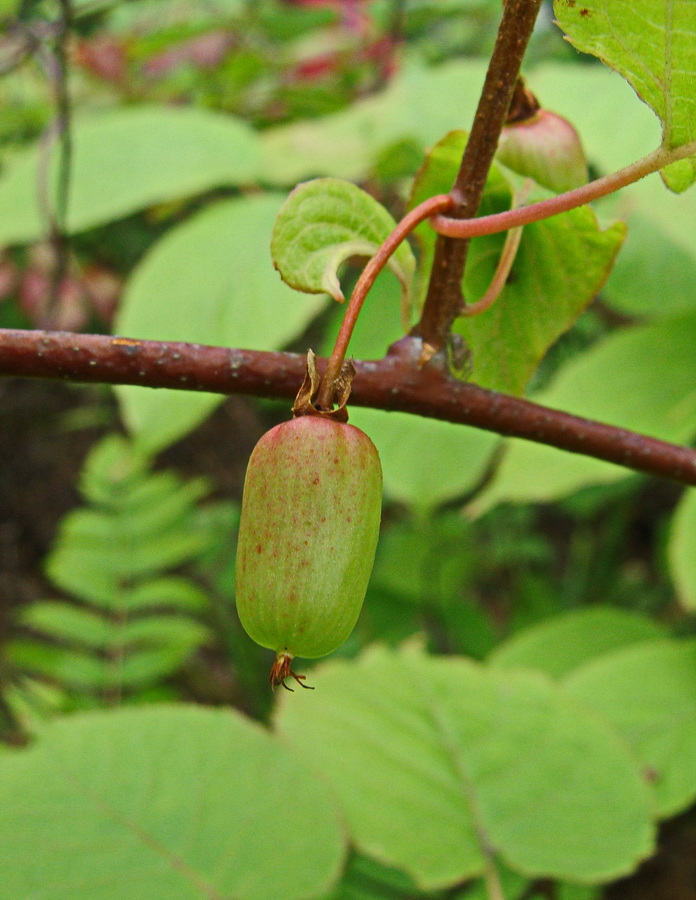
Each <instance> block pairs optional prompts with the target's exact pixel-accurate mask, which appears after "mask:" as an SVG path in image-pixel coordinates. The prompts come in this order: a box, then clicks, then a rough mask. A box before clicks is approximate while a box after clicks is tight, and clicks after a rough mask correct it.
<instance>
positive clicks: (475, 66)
mask: <svg viewBox="0 0 696 900" xmlns="http://www.w3.org/2000/svg"><path fill="white" fill-rule="evenodd" d="M485 71H486V66H485V63H484V62H482V61H481V60H466V61H460V60H457V61H456V62H447V63H444V64H442V65H440V66H436V67H435V66H433V67H425V66H423V65H420V64H418V63H415V62H414V61H407V63H406V64H405V65H404V67H403V69H402V70H401V71H400V72H399V73H398V74H397V75H396V77H394V78H393V79H391V80H390V82H389V84H388V85H387V87H386V88H385V89H384V90H383V91H382V92H380V93H378V94H374V95H372V96H370V97H367V98H365V99H364V100H359V101H358V102H357V103H355V104H352V105H351V107H350V108H349V109H346V110H342V111H341V112H338V113H334V114H332V115H329V116H324V117H323V118H321V119H316V120H312V121H299V122H293V123H291V124H290V125H283V126H281V127H279V128H270V129H268V130H267V131H266V132H265V133H264V134H263V135H262V137H261V159H260V162H259V165H260V167H261V169H262V173H263V178H264V180H265V181H267V182H269V183H270V184H283V185H294V184H296V183H297V182H298V181H302V180H304V179H307V178H313V177H315V176H316V175H333V176H335V177H338V178H347V179H349V180H357V179H359V178H363V177H364V176H365V175H366V174H367V172H368V171H369V169H370V167H371V166H372V165H373V164H374V163H376V162H377V160H378V158H379V156H380V154H381V152H382V151H383V150H384V149H385V148H386V147H389V146H390V145H393V144H395V143H397V142H403V141H404V140H410V141H411V143H412V144H414V145H417V146H418V147H420V148H421V149H425V148H426V147H427V146H428V145H429V144H432V143H434V142H435V141H436V140H438V138H439V137H440V136H441V135H442V134H444V133H445V132H446V131H450V130H451V129H452V128H461V126H462V123H465V124H468V123H469V122H470V121H471V120H472V119H473V116H474V112H475V111H476V100H477V98H478V96H479V94H480V91H481V86H482V84H483V79H484V75H485ZM443 97H456V98H457V102H456V103H443V102H442V98H443ZM450 186H451V185H450Z"/></svg>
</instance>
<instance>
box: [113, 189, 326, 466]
mask: <svg viewBox="0 0 696 900" xmlns="http://www.w3.org/2000/svg"><path fill="white" fill-rule="evenodd" d="M281 202H282V198H281V197H279V196H277V195H262V196H255V197H246V198H243V199H237V200H229V201H224V202H221V203H218V204H216V205H214V206H211V207H209V208H207V209H205V210H204V211H203V212H201V213H199V214H198V215H196V216H194V217H193V218H192V219H190V220H188V221H187V222H184V223H183V224H182V225H180V226H179V227H177V228H175V229H173V230H172V231H171V232H170V233H169V234H168V235H167V236H166V237H165V238H163V239H162V240H161V241H160V242H159V243H158V244H156V245H155V247H154V248H153V249H152V250H151V252H150V253H149V254H148V255H147V256H146V257H145V259H144V260H143V262H142V263H141V264H140V266H139V267H138V268H137V269H136V271H135V272H134V274H133V276H132V277H131V279H130V281H129V283H128V285H127V286H126V291H125V296H124V299H123V303H122V306H121V309H120V311H119V314H118V317H117V320H116V325H115V328H116V330H117V332H119V333H121V334H127V335H129V336H131V337H139V338H150V339H152V340H172V341H195V342H197V343H201V344H215V345H220V344H222V345H225V344H228V345H229V346H231V347H253V348H254V349H258V350H277V349H280V348H281V347H283V345H284V344H286V343H287V342H288V341H290V340H291V339H292V338H293V337H295V335H297V334H298V333H299V332H300V331H302V329H303V328H304V327H305V326H306V325H307V323H308V322H309V321H310V320H311V319H312V318H313V317H314V316H315V315H316V313H317V312H318V311H319V309H320V308H321V307H322V305H323V303H324V300H323V298H321V297H313V296H300V295H298V294H297V293H296V292H295V291H292V290H290V288H288V287H287V286H286V285H284V284H283V283H282V281H281V280H280V278H279V277H278V275H277V273H276V272H274V271H273V265H272V263H271V259H270V253H268V251H267V250H266V249H265V248H267V247H268V243H269V241H270V236H271V230H272V228H273V221H274V219H275V216H276V213H277V212H278V207H279V206H280V204H281ZM117 395H118V398H119V402H120V405H121V410H122V413H123V416H124V419H125V421H126V424H127V426H128V428H129V430H130V431H131V433H132V434H134V435H135V436H137V440H138V443H139V444H140V445H141V446H143V447H144V448H146V449H147V450H148V451H149V452H153V451H155V450H159V449H161V448H162V447H164V446H166V445H167V444H168V443H171V442H172V441H174V440H176V439H177V438H179V437H181V436H182V435H184V434H186V433H187V432H188V431H190V430H191V429H192V428H194V427H195V426H196V425H198V424H199V423H200V422H201V421H202V420H203V419H204V418H205V417H206V416H207V415H208V414H209V413H210V412H211V410H212V409H214V407H215V406H216V405H217V404H219V403H220V402H221V401H222V397H221V396H219V395H217V394H205V393H195V392H186V391H167V390H152V389H149V388H139V387H130V386H121V387H118V388H117Z"/></svg>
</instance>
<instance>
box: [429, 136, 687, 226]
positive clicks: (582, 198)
mask: <svg viewBox="0 0 696 900" xmlns="http://www.w3.org/2000/svg"><path fill="white" fill-rule="evenodd" d="M695 154H696V141H692V142H691V143H690V144H685V145H684V146H683V147H679V148H677V149H676V150H663V149H661V148H660V149H659V150H655V151H654V152H653V153H650V154H648V156H644V157H643V158H642V159H639V160H637V161H636V162H634V163H631V165H630V166H626V167H625V168H623V169H619V171H618V172H612V173H611V175H605V176H604V177H603V178H597V179H596V180H595V181H590V182H589V184H583V185H582V186H581V187H578V188H574V189H573V190H572V191H566V192H565V193H564V194H558V195H557V196H556V197H550V198H549V199H548V200H541V201H540V202H539V203H532V204H530V205H529V206H520V207H517V208H516V209H509V210H507V211H506V212H503V213H495V214H494V215H491V216H481V217H480V218H474V219H450V218H447V217H446V216H443V215H441V214H440V215H436V216H433V218H432V219H431V220H430V223H431V225H432V226H433V228H434V229H435V230H436V231H437V233H438V234H442V235H447V237H453V238H472V237H480V236H481V235H484V234H497V233H498V232H500V231H507V230H508V229H509V228H515V227H517V226H518V225H531V224H532V222H539V221H540V220H541V219H548V218H549V217H550V216H557V215H558V214H559V213H563V212H568V211H569V210H571V209H575V208H576V207H578V206H583V205H584V204H585V203H590V202H591V201H592V200H598V199H599V198H600V197H606V196H607V194H613V193H614V192H615V191H618V190H619V189H620V188H623V187H626V186H627V185H629V184H633V183H634V182H636V181H639V180H640V179H641V178H645V176H646V175H651V174H652V173H653V172H657V171H659V170H660V169H664V167H665V166H668V165H669V164H670V163H673V162H677V160H680V159H685V158H686V157H689V156H694V155H695Z"/></svg>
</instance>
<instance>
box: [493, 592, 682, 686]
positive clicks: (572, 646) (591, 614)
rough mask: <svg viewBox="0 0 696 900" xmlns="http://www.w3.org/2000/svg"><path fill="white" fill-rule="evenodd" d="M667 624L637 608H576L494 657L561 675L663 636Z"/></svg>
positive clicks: (509, 642)
mask: <svg viewBox="0 0 696 900" xmlns="http://www.w3.org/2000/svg"><path fill="white" fill-rule="evenodd" d="M664 636H665V629H664V628H662V627H661V626H660V625H658V624H657V623H656V622H653V620H652V619H648V618H647V617H646V616H641V615H639V614H638V613H633V612H629V611H627V610H623V609H617V608H615V607H611V606H597V607H589V608H586V609H581V610H575V611H573V612H569V613H565V614H564V615H560V616H555V617H554V618H552V619H547V620H545V621H543V622H541V623H539V624H538V625H534V626H532V627H531V628H526V629H525V630H524V631H522V632H520V633H519V634H516V635H514V636H513V637H511V638H510V639H509V640H507V641H504V642H503V643H502V644H500V645H499V646H498V647H496V649H495V650H494V651H493V653H492V654H491V656H490V658H489V659H490V662H491V663H492V664H493V665H495V666H499V667H501V668H505V669H509V668H522V669H532V670H535V671H537V672H545V673H546V674H547V675H550V676H551V677H552V678H559V677H561V676H563V675H566V674H567V673H568V672H572V671H573V670H574V669H576V668H577V667H578V666H580V665H582V664H583V663H585V662H587V661H589V660H592V659H594V658H595V657H598V656H604V655H605V654H607V653H610V652H612V651H614V650H616V649H618V648H620V647H624V646H627V645H629V644H635V643H639V642H641V641H648V640H654V639H656V638H660V637H664Z"/></svg>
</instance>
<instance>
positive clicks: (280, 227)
mask: <svg viewBox="0 0 696 900" xmlns="http://www.w3.org/2000/svg"><path fill="white" fill-rule="evenodd" d="M395 226H396V222H395V221H394V219H393V218H392V217H391V215H390V214H389V213H388V212H387V210H386V209H385V208H384V207H383V206H382V205H381V203H378V202H377V200H375V199H374V197H371V196H370V195H369V194H368V193H366V192H365V191H363V190H362V189H361V188H359V187H357V186H356V185H354V184H351V183H350V182H348V181H341V180H339V179H338V178H317V179H315V180H314V181H307V182H305V183H304V184H301V185H299V186H298V187H296V188H295V190H294V191H292V193H291V194H290V196H289V197H288V199H287V200H286V201H285V203H284V204H283V205H282V207H281V208H280V210H279V212H278V216H277V218H276V221H275V225H274V227H273V237H272V239H271V255H272V256H273V262H274V264H275V267H276V269H278V271H279V272H280V275H281V277H282V279H283V281H285V282H286V284H289V285H290V287H293V288H295V289H296V290H298V291H305V292H307V293H310V294H321V293H326V294H329V295H330V296H331V297H333V298H334V299H335V300H338V301H339V302H342V301H343V300H344V296H343V292H342V290H341V285H340V283H339V280H338V274H337V273H338V269H339V267H340V266H341V264H342V263H344V262H345V261H346V260H347V259H349V258H350V257H351V256H372V255H373V254H374V253H375V252H376V251H377V250H378V249H379V246H380V244H382V242H383V241H384V240H385V239H386V238H387V237H388V235H389V234H390V232H391V231H392V230H393V229H394V228H395ZM389 267H390V268H391V269H392V271H393V272H394V274H395V275H396V277H397V278H398V279H399V281H400V282H401V289H402V293H403V295H404V300H403V302H404V304H405V305H406V304H407V303H408V297H409V295H410V291H411V281H412V279H413V273H414V271H415V268H416V261H415V258H414V256H413V252H412V251H411V248H410V247H409V245H408V242H407V241H403V242H402V243H401V245H400V246H399V247H398V249H397V250H396V252H395V253H394V254H393V255H392V256H391V257H390V260H389Z"/></svg>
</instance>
